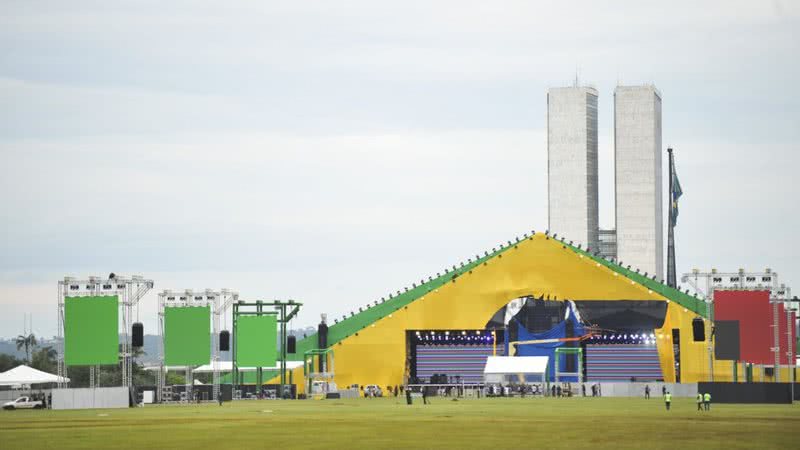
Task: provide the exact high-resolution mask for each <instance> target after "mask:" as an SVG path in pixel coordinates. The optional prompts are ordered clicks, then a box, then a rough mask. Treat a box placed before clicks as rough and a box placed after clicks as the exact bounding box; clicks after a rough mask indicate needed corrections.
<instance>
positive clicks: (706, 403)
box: [703, 392, 711, 411]
mask: <svg viewBox="0 0 800 450" xmlns="http://www.w3.org/2000/svg"><path fill="white" fill-rule="evenodd" d="M703 405H704V406H705V408H706V411H711V394H710V393H708V392H706V393H705V394H703Z"/></svg>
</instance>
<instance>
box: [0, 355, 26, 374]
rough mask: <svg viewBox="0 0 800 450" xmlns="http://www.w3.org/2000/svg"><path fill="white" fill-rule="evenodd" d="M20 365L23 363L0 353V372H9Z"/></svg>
mask: <svg viewBox="0 0 800 450" xmlns="http://www.w3.org/2000/svg"><path fill="white" fill-rule="evenodd" d="M22 363H23V361H20V360H18V359H17V358H15V357H13V356H12V355H7V354H5V353H0V372H5V371H6V370H11V369H13V368H14V367H17V366H19V365H20V364H22Z"/></svg>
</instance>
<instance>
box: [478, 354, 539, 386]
mask: <svg viewBox="0 0 800 450" xmlns="http://www.w3.org/2000/svg"><path fill="white" fill-rule="evenodd" d="M549 359H550V358H549V357H547V356H490V357H488V358H487V359H486V366H485V367H484V369H483V379H484V381H485V382H487V383H503V382H505V381H506V380H507V377H509V376H516V377H518V379H519V381H520V382H524V381H525V379H526V376H528V375H533V376H539V377H540V378H541V381H542V383H544V382H545V375H546V374H547V363H548V362H549Z"/></svg>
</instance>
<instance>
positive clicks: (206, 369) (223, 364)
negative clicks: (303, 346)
mask: <svg viewBox="0 0 800 450" xmlns="http://www.w3.org/2000/svg"><path fill="white" fill-rule="evenodd" d="M217 364H218V367H219V371H220V372H223V373H226V372H232V371H233V362H231V361H220V362H218V363H217ZM298 367H303V361H286V369H287V370H291V369H296V368H298ZM185 369H186V366H167V370H185ZM262 369H264V370H265V371H266V370H280V369H281V363H280V361H278V363H277V364H275V365H274V366H272V367H262ZM145 370H159V367H158V366H153V367H146V368H145ZM255 371H256V368H255V367H239V372H255ZM212 372H214V366H213V365H211V364H205V365H203V366H199V367H195V368H194V369H193V370H192V373H212Z"/></svg>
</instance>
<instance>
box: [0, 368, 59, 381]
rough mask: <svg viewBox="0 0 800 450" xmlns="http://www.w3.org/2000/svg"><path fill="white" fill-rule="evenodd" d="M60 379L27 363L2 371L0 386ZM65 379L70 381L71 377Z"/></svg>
mask: <svg viewBox="0 0 800 450" xmlns="http://www.w3.org/2000/svg"><path fill="white" fill-rule="evenodd" d="M58 381H59V377H58V375H53V374H52V373H47V372H42V371H41V370H36V369H34V368H32V367H28V366H25V365H23V366H17V367H14V368H13V369H11V370H8V371H6V372H3V373H0V386H15V385H25V386H30V385H31V384H44V383H58ZM63 381H64V382H65V383H69V378H64V379H63Z"/></svg>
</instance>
